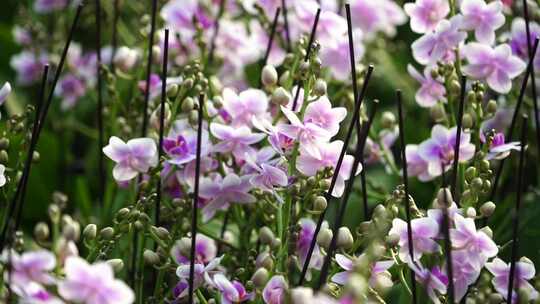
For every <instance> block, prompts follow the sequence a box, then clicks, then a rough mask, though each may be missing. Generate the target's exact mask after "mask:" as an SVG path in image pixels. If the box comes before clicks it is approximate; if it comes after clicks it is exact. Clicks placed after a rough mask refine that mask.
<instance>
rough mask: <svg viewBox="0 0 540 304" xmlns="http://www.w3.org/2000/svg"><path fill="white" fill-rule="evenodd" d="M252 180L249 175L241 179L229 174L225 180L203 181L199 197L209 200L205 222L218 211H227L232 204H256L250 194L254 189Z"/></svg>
mask: <svg viewBox="0 0 540 304" xmlns="http://www.w3.org/2000/svg"><path fill="white" fill-rule="evenodd" d="M250 178H251V176H249V175H244V176H242V177H239V176H238V175H236V174H234V173H229V174H227V176H225V178H221V176H217V177H216V178H215V179H214V180H211V179H210V178H203V179H201V185H200V189H199V196H200V197H202V198H204V199H208V200H209V202H208V204H207V205H206V206H204V208H203V210H202V214H203V221H204V222H207V221H208V220H210V219H211V218H212V217H213V216H214V214H215V213H216V212H217V211H218V210H224V209H227V208H228V207H229V205H230V204H231V203H239V204H249V203H254V202H255V201H256V199H255V197H254V196H253V195H251V194H249V193H248V192H249V191H250V190H251V188H252V187H253V186H252V185H251V183H250V182H249V180H250Z"/></svg>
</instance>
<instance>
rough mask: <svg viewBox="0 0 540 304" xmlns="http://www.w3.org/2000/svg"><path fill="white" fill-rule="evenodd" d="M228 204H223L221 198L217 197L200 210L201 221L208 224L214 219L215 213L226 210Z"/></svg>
mask: <svg viewBox="0 0 540 304" xmlns="http://www.w3.org/2000/svg"><path fill="white" fill-rule="evenodd" d="M227 206H228V203H226V202H225V200H224V199H223V197H217V198H215V199H213V200H212V201H210V203H208V204H207V205H206V206H204V208H203V209H202V211H201V213H202V220H203V222H205V223H206V222H208V221H209V220H210V219H211V218H213V217H214V215H215V214H216V212H217V211H219V210H223V209H225V208H227Z"/></svg>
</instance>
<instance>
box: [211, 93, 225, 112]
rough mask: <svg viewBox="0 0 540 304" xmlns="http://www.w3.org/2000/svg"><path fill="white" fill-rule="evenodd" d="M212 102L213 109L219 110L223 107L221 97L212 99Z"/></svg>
mask: <svg viewBox="0 0 540 304" xmlns="http://www.w3.org/2000/svg"><path fill="white" fill-rule="evenodd" d="M212 101H213V103H214V108H216V109H221V108H222V107H223V98H221V96H216V97H214V99H213V100H212Z"/></svg>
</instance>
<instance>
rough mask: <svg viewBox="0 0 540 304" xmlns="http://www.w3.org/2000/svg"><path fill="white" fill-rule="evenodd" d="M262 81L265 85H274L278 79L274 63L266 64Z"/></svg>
mask: <svg viewBox="0 0 540 304" xmlns="http://www.w3.org/2000/svg"><path fill="white" fill-rule="evenodd" d="M261 81H262V83H263V85H264V86H266V87H271V86H274V85H275V84H276V83H277V81H278V74H277V71H276V68H274V66H273V65H269V64H268V65H265V66H264V68H263V69H262V73H261Z"/></svg>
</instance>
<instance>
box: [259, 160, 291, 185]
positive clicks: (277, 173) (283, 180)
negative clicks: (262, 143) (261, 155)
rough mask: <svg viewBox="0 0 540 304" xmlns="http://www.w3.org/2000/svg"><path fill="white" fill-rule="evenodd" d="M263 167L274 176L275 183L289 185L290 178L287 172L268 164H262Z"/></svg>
mask: <svg viewBox="0 0 540 304" xmlns="http://www.w3.org/2000/svg"><path fill="white" fill-rule="evenodd" d="M262 168H263V170H265V171H267V172H268V173H269V174H270V175H271V176H272V180H273V181H274V183H275V185H278V186H287V184H288V182H289V179H288V177H287V174H285V172H283V171H282V170H281V169H278V168H276V167H273V166H270V165H266V164H262Z"/></svg>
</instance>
